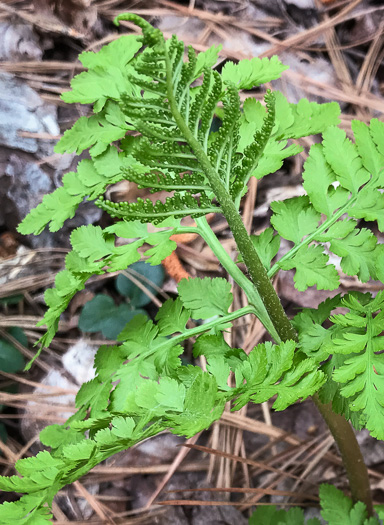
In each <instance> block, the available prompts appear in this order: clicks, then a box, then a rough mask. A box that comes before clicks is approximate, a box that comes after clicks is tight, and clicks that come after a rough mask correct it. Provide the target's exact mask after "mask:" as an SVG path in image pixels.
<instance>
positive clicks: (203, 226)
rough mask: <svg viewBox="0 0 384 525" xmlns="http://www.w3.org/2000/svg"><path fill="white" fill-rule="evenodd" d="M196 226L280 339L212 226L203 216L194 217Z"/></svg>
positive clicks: (264, 321) (252, 288) (274, 336)
mask: <svg viewBox="0 0 384 525" xmlns="http://www.w3.org/2000/svg"><path fill="white" fill-rule="evenodd" d="M196 224H197V226H198V232H199V234H200V235H201V237H202V238H203V239H204V241H205V242H206V243H207V245H208V246H209V247H210V248H211V250H212V251H213V253H214V254H215V255H216V257H217V259H218V261H219V262H220V264H221V265H222V267H223V268H224V270H226V271H227V273H228V274H229V275H230V276H231V277H232V278H233V280H234V281H235V282H236V283H237V284H238V285H239V287H240V288H241V289H242V290H243V291H244V293H245V294H246V296H247V298H248V301H249V303H250V304H252V305H253V306H254V308H255V311H256V315H257V317H258V318H259V320H260V321H261V322H262V323H263V325H264V327H265V328H266V330H268V332H269V333H270V334H271V336H272V337H273V338H274V339H275V340H276V341H277V342H278V343H279V342H280V341H281V339H280V336H279V334H278V333H277V331H276V329H275V327H274V325H273V323H272V321H271V319H270V318H269V316H268V312H267V310H266V308H265V306H264V304H263V301H262V300H261V298H260V295H259V294H258V291H257V289H256V288H255V286H254V284H253V283H252V281H250V280H249V279H248V278H247V276H246V275H244V273H243V272H242V271H241V270H240V268H239V267H238V266H237V264H236V263H235V262H234V261H233V260H232V259H231V258H230V256H229V255H228V253H227V252H226V251H225V250H224V248H223V246H222V245H221V242H220V241H219V239H218V238H217V237H216V235H215V234H214V232H213V231H212V228H211V227H210V226H209V224H208V221H207V219H206V218H205V217H200V218H198V219H196Z"/></svg>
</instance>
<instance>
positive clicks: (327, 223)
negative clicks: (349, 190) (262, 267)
mask: <svg viewBox="0 0 384 525" xmlns="http://www.w3.org/2000/svg"><path fill="white" fill-rule="evenodd" d="M356 200H357V196H355V197H352V198H351V199H350V200H349V201H348V202H346V203H345V204H344V206H342V207H341V208H340V209H339V210H338V211H337V212H336V213H335V214H334V215H332V217H330V218H329V219H327V220H326V221H324V222H323V224H321V225H320V226H319V227H318V228H317V229H316V230H315V231H314V232H313V233H311V235H308V237H305V239H303V240H302V241H301V242H299V243H298V244H296V245H295V246H294V247H293V248H292V249H291V250H289V252H287V253H286V254H285V255H283V257H282V258H281V259H279V260H278V261H276V263H275V264H274V265H273V266H272V268H271V269H270V270H269V271H268V277H270V278H271V277H273V276H274V275H275V274H276V273H277V272H278V271H279V270H280V264H281V263H282V262H284V261H286V260H287V259H288V260H289V259H292V257H293V256H294V255H295V253H297V252H298V251H299V250H300V248H301V247H302V246H308V244H309V243H310V242H312V241H313V240H314V239H315V238H316V237H317V236H318V235H320V233H323V232H324V231H325V230H327V229H328V228H329V227H330V226H332V224H334V223H335V222H336V221H337V220H338V219H340V217H341V216H342V215H344V213H345V212H346V211H347V210H348V209H349V208H350V207H351V205H352V204H354V203H355V202H356Z"/></svg>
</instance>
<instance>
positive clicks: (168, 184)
mask: <svg viewBox="0 0 384 525" xmlns="http://www.w3.org/2000/svg"><path fill="white" fill-rule="evenodd" d="M122 172H123V173H124V175H125V177H126V179H127V180H129V181H130V182H135V183H136V184H137V186H138V188H148V189H149V190H150V192H151V193H155V192H157V191H168V192H173V191H188V192H190V193H192V194H195V193H202V192H205V191H210V190H211V188H210V187H209V186H208V185H207V184H205V180H204V178H203V177H202V176H200V175H198V174H196V173H184V174H183V175H182V176H180V175H179V176H178V175H172V174H170V173H164V172H163V173H153V172H149V173H146V174H143V173H138V172H137V171H135V170H134V169H132V168H123V169H122Z"/></svg>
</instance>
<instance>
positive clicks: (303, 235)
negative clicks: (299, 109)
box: [269, 119, 384, 291]
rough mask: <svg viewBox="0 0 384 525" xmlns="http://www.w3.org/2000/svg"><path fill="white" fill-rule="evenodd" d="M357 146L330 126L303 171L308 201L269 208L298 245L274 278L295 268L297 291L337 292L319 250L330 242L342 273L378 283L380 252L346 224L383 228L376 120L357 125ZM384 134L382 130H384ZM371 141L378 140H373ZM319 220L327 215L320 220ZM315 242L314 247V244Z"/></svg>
mask: <svg viewBox="0 0 384 525" xmlns="http://www.w3.org/2000/svg"><path fill="white" fill-rule="evenodd" d="M353 130H354V132H355V135H356V144H353V143H352V142H351V141H350V140H349V139H347V138H346V135H345V133H344V132H343V131H342V130H340V129H338V128H336V127H334V126H331V127H330V128H328V129H327V130H326V131H325V132H324V133H323V137H324V140H323V143H322V144H316V145H314V146H313V147H312V148H311V150H310V153H309V156H308V159H307V161H306V163H305V166H304V173H303V178H304V189H305V190H306V192H307V194H308V197H295V198H293V199H288V200H286V201H283V202H274V203H272V205H271V208H272V211H273V212H274V214H273V215H272V218H271V223H272V225H273V226H274V227H275V228H276V230H277V231H278V233H279V234H280V235H281V236H282V237H284V238H285V239H287V240H290V241H292V242H293V243H294V246H293V248H292V249H291V250H290V251H289V252H288V253H286V254H285V255H284V256H283V257H282V258H281V259H280V260H279V261H277V262H276V263H275V265H274V266H273V267H272V268H271V270H270V272H269V275H270V276H272V275H274V274H275V273H276V271H277V270H278V269H279V268H281V269H283V270H288V269H292V268H296V274H295V277H294V279H295V285H296V288H297V289H298V290H302V291H303V290H305V289H306V288H307V287H308V286H312V285H316V286H317V288H318V289H320V290H321V289H326V290H333V289H335V288H337V287H338V280H339V279H338V276H337V272H336V270H335V267H334V266H333V265H332V264H329V263H328V256H327V254H326V253H324V248H323V246H322V245H321V244H318V243H325V242H330V245H329V248H330V251H331V252H333V253H334V254H335V255H337V256H339V257H341V261H340V265H341V269H342V271H343V272H344V273H346V274H347V275H351V276H352V275H357V276H358V277H359V279H360V280H361V281H362V282H366V281H368V280H369V279H370V278H373V279H380V278H381V277H382V275H383V272H382V247H381V246H380V245H379V244H378V243H377V239H376V237H375V236H374V234H373V233H371V231H370V230H368V229H365V228H359V227H358V224H357V223H356V222H355V221H353V220H349V219H348V218H347V219H346V218H344V217H343V216H344V214H348V216H349V217H350V218H356V219H360V218H364V219H365V220H367V221H377V223H378V227H379V229H380V230H382V229H383V228H384V197H383V195H382V193H381V188H382V187H383V185H384V179H383V169H382V168H383V155H382V153H381V149H380V148H381V143H380V141H379V139H380V138H382V137H383V134H380V132H378V131H377V130H378V125H377V123H376V121H375V119H373V120H372V122H371V125H370V126H367V125H366V124H362V123H359V122H357V121H355V123H354V125H353ZM380 131H381V127H380ZM373 136H374V137H375V139H376V142H375V140H374V139H373ZM320 214H323V215H325V217H326V218H325V219H321V216H320ZM313 242H315V243H316V245H315V244H313Z"/></svg>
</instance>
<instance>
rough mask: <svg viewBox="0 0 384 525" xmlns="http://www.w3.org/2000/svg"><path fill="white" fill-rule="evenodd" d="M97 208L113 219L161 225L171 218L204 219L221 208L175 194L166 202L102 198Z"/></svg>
mask: <svg viewBox="0 0 384 525" xmlns="http://www.w3.org/2000/svg"><path fill="white" fill-rule="evenodd" d="M95 204H96V206H98V207H99V208H101V209H102V210H104V211H106V212H108V213H109V215H110V216H111V217H117V218H119V219H125V220H127V221H140V222H143V223H147V222H149V221H150V222H152V223H153V224H155V225H156V224H160V223H161V222H163V221H165V220H166V219H168V218H169V217H180V218H181V217H187V216H190V217H193V218H195V217H202V216H203V215H207V214H208V213H219V212H220V208H219V207H218V206H214V205H212V203H211V200H210V199H209V198H208V197H206V196H205V195H201V197H200V199H199V202H198V201H197V200H196V198H194V197H193V196H192V195H189V194H186V195H181V194H179V193H175V195H174V196H173V197H167V198H166V200H165V202H164V203H163V202H161V201H156V202H155V203H153V202H152V201H151V200H150V199H146V200H143V199H137V201H136V202H132V203H130V202H111V201H108V200H105V199H104V198H102V197H100V198H99V199H98V200H97V201H95Z"/></svg>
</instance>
